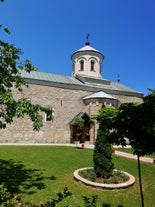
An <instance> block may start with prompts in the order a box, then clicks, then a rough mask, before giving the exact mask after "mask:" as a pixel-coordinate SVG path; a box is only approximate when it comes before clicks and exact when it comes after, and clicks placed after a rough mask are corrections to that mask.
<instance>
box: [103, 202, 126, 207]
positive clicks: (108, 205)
mask: <svg viewBox="0 0 155 207" xmlns="http://www.w3.org/2000/svg"><path fill="white" fill-rule="evenodd" d="M102 207H111V205H110V204H106V203H105V204H103V205H102ZM117 207H124V206H122V205H118V206H117Z"/></svg>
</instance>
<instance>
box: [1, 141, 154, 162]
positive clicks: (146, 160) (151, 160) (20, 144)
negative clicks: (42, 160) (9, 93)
mask: <svg viewBox="0 0 155 207" xmlns="http://www.w3.org/2000/svg"><path fill="white" fill-rule="evenodd" d="M6 145H12V146H32V145H33V146H53V145H54V146H72V147H78V146H79V147H81V144H79V145H78V146H77V145H75V144H49V143H45V144H40V143H0V146H6ZM84 147H85V148H89V149H94V145H92V144H90V145H89V144H88V145H85V146H84ZM115 154H116V155H119V156H122V157H127V158H130V159H135V160H137V155H133V154H130V153H126V152H121V151H118V150H115ZM140 160H141V161H143V162H147V163H154V164H155V158H149V157H140Z"/></svg>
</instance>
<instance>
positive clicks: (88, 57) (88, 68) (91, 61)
mask: <svg viewBox="0 0 155 207" xmlns="http://www.w3.org/2000/svg"><path fill="white" fill-rule="evenodd" d="M71 59H72V76H73V77H77V76H84V77H89V78H99V79H101V78H102V61H103V59H104V55H103V54H102V53H101V52H99V51H98V50H96V49H95V48H93V47H91V46H90V43H89V42H88V41H87V42H86V44H85V46H84V47H82V48H80V49H79V50H77V51H75V52H74V53H73V54H72V56H71Z"/></svg>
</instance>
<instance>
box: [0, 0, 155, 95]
mask: <svg viewBox="0 0 155 207" xmlns="http://www.w3.org/2000/svg"><path fill="white" fill-rule="evenodd" d="M154 11H155V1H154V0H44V1H43V0H26V1H25V0H5V1H4V3H0V23H2V24H3V25H4V26H7V27H9V29H10V30H11V35H9V36H8V35H6V34H5V33H3V32H2V31H0V38H1V39H2V40H5V41H8V42H10V43H13V44H15V45H16V46H17V47H19V48H21V49H22V50H23V52H24V54H23V59H25V58H29V59H31V61H32V62H33V64H34V65H35V66H37V67H38V69H39V71H42V72H50V73H57V74H64V75H69V76H70V75H71V70H72V63H71V55H72V53H73V52H75V51H76V50H78V49H80V48H81V47H83V46H84V44H85V41H86V35H87V33H89V34H90V38H89V40H90V44H91V46H92V47H94V48H95V49H97V50H99V51H100V52H102V53H103V54H104V56H105V60H104V62H103V74H102V77H103V78H105V79H109V80H112V81H117V75H118V74H120V79H121V82H122V83H123V84H125V85H127V86H128V87H130V88H132V89H135V90H137V91H140V92H142V93H144V95H146V94H147V93H148V90H147V88H152V89H154V88H155V12H154Z"/></svg>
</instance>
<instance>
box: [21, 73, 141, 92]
mask: <svg viewBox="0 0 155 207" xmlns="http://www.w3.org/2000/svg"><path fill="white" fill-rule="evenodd" d="M21 76H22V77H23V78H25V79H31V80H39V81H45V82H52V83H60V84H66V85H76V86H77V87H78V86H79V88H80V86H82V87H90V88H96V89H97V88H98V90H99V91H100V90H103V91H104V90H111V91H113V90H114V91H119V92H127V93H136V94H140V95H142V93H141V92H138V91H135V90H133V89H131V88H129V87H127V86H125V85H124V84H122V83H120V82H112V81H109V80H104V79H100V80H98V79H95V78H90V77H87V78H86V77H85V78H84V79H83V78H79V77H77V78H74V77H71V76H65V75H60V74H53V73H46V72H39V71H32V72H30V73H27V72H25V71H22V72H21Z"/></svg>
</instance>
